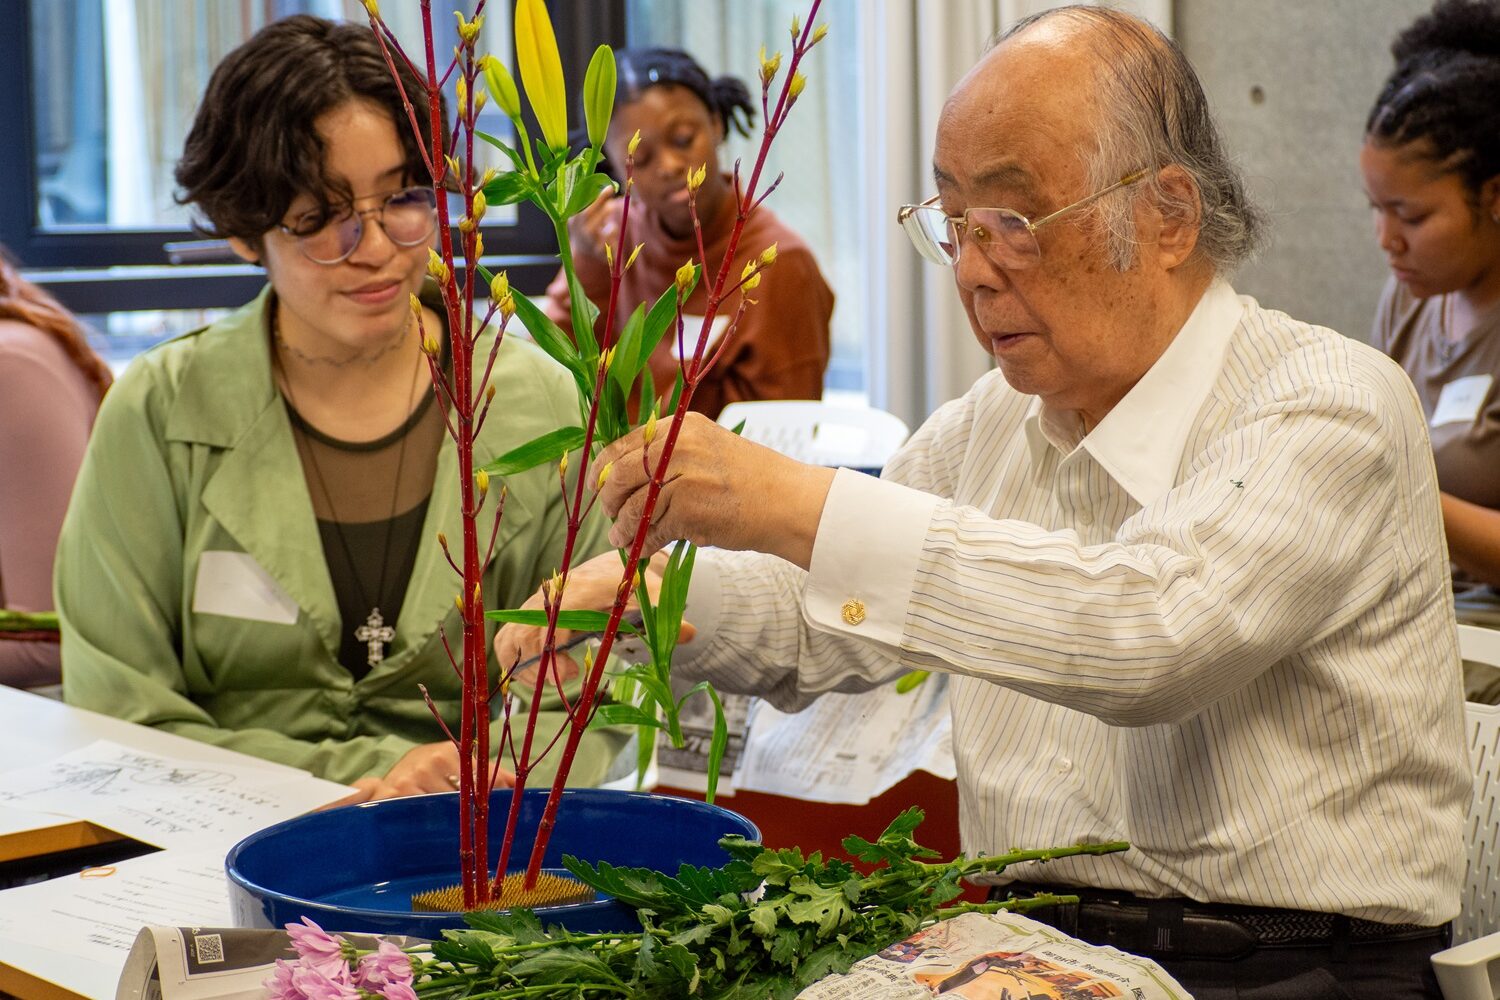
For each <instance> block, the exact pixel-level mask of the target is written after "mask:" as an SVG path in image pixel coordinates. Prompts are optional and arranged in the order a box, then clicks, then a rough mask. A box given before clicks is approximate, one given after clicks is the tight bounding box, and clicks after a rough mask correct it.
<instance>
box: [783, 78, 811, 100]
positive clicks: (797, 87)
mask: <svg viewBox="0 0 1500 1000" xmlns="http://www.w3.org/2000/svg"><path fill="white" fill-rule="evenodd" d="M806 86H807V77H805V76H803V75H802V74H801V73H793V74H792V82H791V85H790V86H788V87H787V96H789V97H790V98H791V99H792V100H794V101H795V100H796V99H797V95H798V94H800V93H802V88H804V87H806Z"/></svg>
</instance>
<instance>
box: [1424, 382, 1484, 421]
mask: <svg viewBox="0 0 1500 1000" xmlns="http://www.w3.org/2000/svg"><path fill="white" fill-rule="evenodd" d="M1494 381H1495V378H1494V376H1493V375H1468V376H1466V377H1464V378H1456V379H1454V380H1453V381H1452V382H1449V383H1448V384H1447V385H1445V386H1443V391H1442V394H1441V395H1439V396H1438V401H1437V406H1435V407H1433V408H1432V420H1431V421H1430V424H1431V426H1433V427H1441V426H1443V425H1444V424H1472V423H1473V422H1474V418H1475V417H1477V416H1479V410H1480V408H1481V407H1483V406H1484V401H1485V400H1486V399H1488V398H1489V395H1490V386H1491V385H1492V384H1493V383H1494Z"/></svg>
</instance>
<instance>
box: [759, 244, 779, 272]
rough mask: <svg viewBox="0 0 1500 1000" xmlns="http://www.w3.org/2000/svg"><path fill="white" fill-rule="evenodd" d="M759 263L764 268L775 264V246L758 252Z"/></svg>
mask: <svg viewBox="0 0 1500 1000" xmlns="http://www.w3.org/2000/svg"><path fill="white" fill-rule="evenodd" d="M760 262H761V263H762V264H764V265H765V266H766V267H770V266H771V265H772V264H774V263H776V244H775V243H772V244H771V245H770V246H768V247H766V248H765V249H764V250H762V251H761V252H760Z"/></svg>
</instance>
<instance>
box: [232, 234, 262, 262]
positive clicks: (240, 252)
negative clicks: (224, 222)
mask: <svg viewBox="0 0 1500 1000" xmlns="http://www.w3.org/2000/svg"><path fill="white" fill-rule="evenodd" d="M227 242H228V243H229V249H231V250H233V251H234V254H235V256H236V257H238V258H239V259H240V260H243V261H244V262H245V263H247V264H259V263H260V250H259V249H258V248H256V247H253V246H251V245H250V244H249V243H246V242H245V241H244V240H242V239H240V238H239V237H238V236H231V237H229V239H228V241H227Z"/></svg>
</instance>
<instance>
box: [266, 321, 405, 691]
mask: <svg viewBox="0 0 1500 1000" xmlns="http://www.w3.org/2000/svg"><path fill="white" fill-rule="evenodd" d="M271 336H272V339H273V340H274V341H275V343H276V344H277V346H279V347H284V348H286V349H287V350H288V351H290V352H291V353H292V355H293V356H295V357H296V358H297V359H298V360H301V361H311V362H312V363H318V362H323V363H327V364H333V365H336V366H342V365H343V364H345V363H346V362H335V361H332V360H331V359H327V358H321V359H309V358H307V357H306V356H304V355H303V354H301V353H300V352H298V351H297V350H295V349H294V348H292V347H291V346H290V345H289V344H287V342H286V340H285V339H283V338H282V336H281V325H280V323H279V322H278V321H277V316H276V310H275V308H274V307H273V308H272V310H271ZM405 339H406V337H405V331H403V333H402V335H401V336H400V337H397V338H396V339H395V340H393V341H392V344H391V346H390V347H387V348H385V349H384V350H382V351H380V353H379V354H377V355H374V356H373V357H371V358H370V359H369V360H374V358H375V357H380V356H383V355H385V354H388V353H390V351H391V350H392V349H394V347H395V346H397V345H399V344H401V343H402V342H403V341H404V340H405ZM272 356H273V358H274V359H275V362H276V368H277V370H278V371H279V372H280V374H281V384H282V387H283V388H284V389H285V390H286V399H287V402H288V403H290V404H291V406H292V409H293V410H294V411H296V413H297V414H298V416H299V418H300V419H302V420H303V421H304V422H305V421H306V419H307V418H306V417H302V415H301V414H302V409H301V407H299V406H298V405H297V397H296V394H295V393H294V391H293V390H292V379H291V376H290V375H289V374H288V373H287V370H286V365H284V364H282V362H281V358H280V355H279V354H277V353H276V352H275V351H273V352H272ZM421 367H422V355H421V353H420V352H419V353H418V354H417V363H416V365H415V367H414V368H413V369H412V377H411V381H412V383H413V384H415V382H416V381H417V371H418V370H420V369H421ZM411 397H412V392H411V391H410V390H409V391H408V393H407V418H408V419H410V414H411V409H412V407H413V405H414V403H413V401H412V398H411ZM308 426H309V427H311V426H312V425H311V424H308ZM414 429H415V428H411V427H407V428H406V429H405V431H404V432H403V433H402V435H401V444H400V446H399V447H398V449H397V451H396V475H395V478H394V479H393V481H392V483H391V509H390V513H389V514H388V515H387V516H386V520H385V535H384V538H383V540H382V541H381V548H380V583H379V585H378V586H377V588H376V590H375V601H373V602H372V601H370V600H369V599H368V597H367V596H366V594H365V586H364V580H363V579H362V578H361V577H360V573H359V567H358V566H356V565H355V563H354V549H353V547H352V546H350V544H349V539H348V537H347V536H345V534H344V524H343V521H341V520H340V519H339V516H338V510H337V509H336V508H335V507H334V503H333V493H332V492H331V491H330V490H329V489H328V482H327V480H326V479H324V477H323V467H322V466H321V465H320V464H319V463H318V455H317V448H316V447H315V446H314V445H313V444H312V443H308V444H307V445H306V449H305V452H304V453H305V454H306V455H307V461H308V464H309V465H311V466H312V471H313V478H314V479H315V480H317V484H318V489H319V490H320V491H321V492H322V494H323V501H324V503H326V504H327V505H328V515H329V520H330V522H331V523H332V525H333V531H334V535H335V536H336V537H337V538H338V540H339V547H340V549H342V550H343V553H344V562H345V564H346V565H347V566H348V567H349V575H350V578H351V579H352V580H353V582H354V587H355V590H356V592H357V596H358V597H359V600H360V605H361V606H362V607H368V608H369V609H370V613H369V615H368V616H367V617H366V619H365V621H364V622H362V623H361V624H359V625H358V626H356V627H355V629H354V638H355V639H356V640H357V641H359V642H363V643H365V644H366V645H367V647H368V654H367V656H366V660H365V662H366V664H368V665H369V666H370V667H372V668H373V667H374V666H376V665H377V664H379V663H380V662H381V661H382V660H384V659H385V649H384V645H385V643H387V642H391V641H392V640H394V639H395V629H394V628H393V627H392V626H391V625H387V624H386V623H385V619H384V617H383V616H382V615H381V613H380V606H379V603H378V602H379V601H380V600H381V599H382V598H383V597H384V596H385V581H386V573H387V571H388V570H389V568H390V561H391V532H392V530H393V527H394V522H395V519H396V505H397V502H398V500H399V499H400V496H401V472H402V470H403V469H404V468H405V466H406V441H407V438H409V437H411V435H412V432H413V431H414ZM347 625H348V623H347V622H346V623H345V626H346V627H347Z"/></svg>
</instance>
